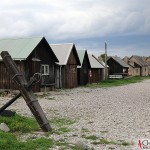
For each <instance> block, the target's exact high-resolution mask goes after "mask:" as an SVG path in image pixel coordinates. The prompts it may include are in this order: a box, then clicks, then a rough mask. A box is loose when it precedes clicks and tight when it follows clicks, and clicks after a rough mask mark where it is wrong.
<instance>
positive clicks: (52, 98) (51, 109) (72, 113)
mask: <svg viewBox="0 0 150 150" xmlns="http://www.w3.org/2000/svg"><path fill="white" fill-rule="evenodd" d="M7 99H8V97H0V106H2V105H3V104H4V103H5V102H6V101H7ZM38 100H39V103H40V105H41V107H42V108H43V110H44V112H45V113H46V116H47V118H48V119H51V118H53V117H67V118H71V119H75V120H76V122H75V123H74V124H73V125H71V126H70V128H71V129H72V132H70V133H66V134H65V139H66V140H67V142H71V143H76V141H83V142H84V143H86V144H87V145H88V146H89V147H93V148H94V149H96V150H107V149H116V150H130V149H136V150H137V148H135V146H137V143H136V141H137V139H142V138H149V137H150V121H149V118H150V80H144V81H143V82H140V83H135V84H130V85H125V86H119V87H111V88H94V89H90V88H75V89H70V90H57V91H51V92H48V93H44V94H43V93H38ZM9 109H11V110H15V111H16V112H17V113H20V114H23V115H25V116H32V114H31V112H30V110H29V109H28V107H27V105H26V103H25V101H24V100H23V99H22V98H20V99H18V100H17V101H16V102H15V103H14V104H12V105H11V106H10V107H9ZM83 129H87V130H88V131H89V132H88V133H84V134H87V135H86V136H88V135H95V136H97V137H98V138H99V139H102V138H103V139H107V140H109V141H126V142H129V143H132V142H135V143H134V146H127V147H126V146H122V145H115V144H106V145H104V144H99V145H94V144H91V143H92V141H91V140H86V139H85V138H83ZM53 138H56V139H59V138H61V139H62V138H64V135H57V136H54V137H53Z"/></svg>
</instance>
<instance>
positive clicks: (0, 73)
mask: <svg viewBox="0 0 150 150" xmlns="http://www.w3.org/2000/svg"><path fill="white" fill-rule="evenodd" d="M35 55H36V56H35ZM34 57H37V58H38V59H40V61H38V62H37V61H32V58H34ZM54 61H55V59H54V54H53V52H52V50H51V49H50V47H49V44H48V43H47V42H46V40H45V39H43V40H42V41H41V42H40V43H39V44H38V45H37V46H36V48H35V49H34V50H33V51H32V53H31V54H30V55H29V57H28V58H27V59H26V60H22V61H16V60H15V63H16V64H17V66H18V68H19V70H21V72H22V73H24V75H25V77H26V79H27V81H29V80H30V78H31V77H32V76H33V75H34V73H37V72H41V65H42V64H45V65H49V70H50V75H49V76H47V77H46V78H45V77H42V79H43V80H44V83H45V84H47V85H48V84H54V82H55V80H54V64H55V62H54ZM43 80H42V81H43ZM42 81H41V82H39V83H38V84H36V85H35V86H34V87H33V91H35V92H39V91H40V89H41V87H42ZM45 86H46V85H45ZM0 89H14V90H16V89H17V86H16V84H14V82H13V81H12V77H11V75H10V74H8V72H7V70H6V68H5V66H4V63H3V62H2V61H1V62H0Z"/></svg>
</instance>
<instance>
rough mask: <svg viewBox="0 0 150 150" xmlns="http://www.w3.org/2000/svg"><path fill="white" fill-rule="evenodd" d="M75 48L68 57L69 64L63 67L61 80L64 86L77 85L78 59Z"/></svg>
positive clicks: (72, 86)
mask: <svg viewBox="0 0 150 150" xmlns="http://www.w3.org/2000/svg"><path fill="white" fill-rule="evenodd" d="M75 51H76V50H75V48H74V47H73V49H72V51H71V53H70V56H69V58H68V62H67V65H65V66H62V67H61V69H60V70H61V77H60V79H59V80H61V81H60V82H61V84H62V88H74V87H77V85H78V81H77V59H76V53H75Z"/></svg>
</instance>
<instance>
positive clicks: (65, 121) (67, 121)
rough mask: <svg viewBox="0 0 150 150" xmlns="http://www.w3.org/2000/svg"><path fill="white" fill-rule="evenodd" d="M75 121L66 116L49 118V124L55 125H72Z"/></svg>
mask: <svg viewBox="0 0 150 150" xmlns="http://www.w3.org/2000/svg"><path fill="white" fill-rule="evenodd" d="M75 122H76V121H75V120H72V119H68V118H53V119H51V120H50V123H51V124H54V125H55V126H59V127H60V126H61V127H62V126H66V125H72V124H74V123H75Z"/></svg>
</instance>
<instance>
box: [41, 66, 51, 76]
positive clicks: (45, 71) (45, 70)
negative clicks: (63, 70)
mask: <svg viewBox="0 0 150 150" xmlns="http://www.w3.org/2000/svg"><path fill="white" fill-rule="evenodd" d="M41 72H42V75H49V65H42V67H41Z"/></svg>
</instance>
